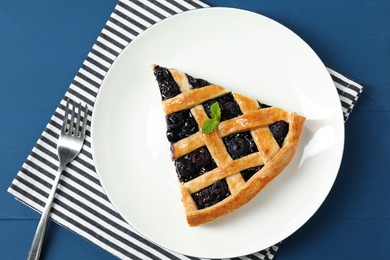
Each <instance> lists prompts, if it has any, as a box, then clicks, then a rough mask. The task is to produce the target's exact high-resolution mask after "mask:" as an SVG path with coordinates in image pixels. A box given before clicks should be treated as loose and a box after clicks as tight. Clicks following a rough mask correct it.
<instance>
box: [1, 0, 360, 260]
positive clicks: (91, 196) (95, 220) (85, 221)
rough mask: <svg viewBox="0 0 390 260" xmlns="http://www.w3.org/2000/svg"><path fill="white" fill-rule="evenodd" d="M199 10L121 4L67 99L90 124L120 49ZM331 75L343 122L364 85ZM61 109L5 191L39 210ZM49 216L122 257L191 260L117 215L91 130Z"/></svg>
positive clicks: (134, 0)
mask: <svg viewBox="0 0 390 260" xmlns="http://www.w3.org/2000/svg"><path fill="white" fill-rule="evenodd" d="M202 7H206V5H205V4H204V3H202V2H200V1H198V0H166V1H163V0H158V1H148V0H120V1H119V2H118V4H117V6H116V7H115V10H114V11H113V13H112V15H111V16H110V18H109V20H108V21H107V24H106V26H105V27H104V28H103V30H102V32H101V34H100V36H99V37H98V39H97V41H96V43H95V44H94V46H93V47H92V50H91V51H90V53H89V54H88V56H87V58H86V60H85V61H84V63H83V65H82V67H81V68H80V70H79V72H78V73H77V75H76V77H75V78H74V80H73V82H72V84H71V86H70V88H69V90H68V91H67V93H66V94H65V97H69V98H71V99H74V100H75V101H76V102H80V101H81V102H84V103H87V104H88V105H89V109H90V110H89V120H90V119H91V118H90V116H91V115H92V111H93V107H94V103H95V99H96V96H97V93H98V91H99V87H100V85H101V83H102V80H103V78H104V77H105V75H106V73H107V71H108V70H109V68H110V66H111V64H112V63H113V62H114V60H115V59H116V58H117V57H118V55H119V54H120V53H121V51H122V50H123V49H124V48H125V47H126V46H127V45H128V44H129V43H130V42H131V41H132V40H133V39H134V38H135V37H136V36H137V35H138V34H139V33H141V32H142V31H144V30H145V29H146V28H148V27H149V26H151V25H153V24H154V23H156V22H158V21H160V20H162V19H164V18H166V17H169V16H171V15H174V14H176V13H180V12H183V11H186V10H190V9H194V8H202ZM329 73H330V74H331V76H332V78H333V80H334V82H335V86H336V87H337V90H338V92H339V95H340V100H341V104H342V107H343V112H344V117H345V120H346V119H347V118H348V116H349V114H350V113H351V111H352V109H353V107H354V105H355V103H356V102H357V100H358V97H359V95H360V93H361V92H362V86H361V85H359V84H357V83H356V82H354V81H351V80H349V79H348V78H346V77H344V76H343V75H341V74H339V73H337V72H336V71H334V70H332V69H329ZM64 99H65V98H64ZM64 105H65V101H64V100H62V101H61V103H60V105H59V107H58V108H57V109H56V111H55V113H54V115H53V116H52V118H51V120H50V122H49V123H48V125H47V126H46V128H45V130H44V132H43V133H42V136H41V137H40V139H39V140H38V141H37V143H36V145H35V147H34V148H33V150H32V152H31V154H30V155H29V156H28V158H27V160H26V162H25V163H24V164H23V166H22V167H21V170H20V171H19V172H18V174H17V176H16V178H15V179H14V181H13V182H12V184H11V186H10V187H9V189H8V191H9V192H10V193H11V194H13V195H14V196H15V197H16V198H17V199H18V200H20V201H21V202H23V203H25V204H27V205H28V206H30V207H32V208H34V209H36V210H38V211H40V212H41V211H42V210H43V208H44V205H45V202H46V199H47V197H48V194H49V191H50V188H51V186H52V182H53V180H54V176H55V174H56V171H57V167H58V166H57V165H58V160H57V153H56V143H57V139H58V136H59V132H60V128H61V125H62V121H63V116H64ZM89 123H90V121H89ZM51 218H52V219H53V220H54V221H56V222H57V223H58V224H60V225H62V226H64V227H66V228H68V229H69V230H72V231H73V232H76V233H77V234H79V235H81V236H83V237H84V238H86V239H88V240H90V241H91V242H93V243H95V244H96V245H98V246H100V247H102V248H103V249H105V250H107V251H108V252H110V253H112V254H113V255H115V256H117V257H119V258H121V259H193V258H189V257H187V256H183V255H181V254H178V253H175V252H171V251H167V250H165V249H163V248H160V247H159V246H157V245H155V244H153V243H152V242H150V241H147V240H146V239H145V238H143V237H141V236H140V235H139V234H138V233H137V232H136V231H135V230H134V229H133V228H132V227H131V226H130V225H129V224H128V223H126V222H125V221H124V220H123V219H122V217H121V216H120V215H119V214H118V213H117V211H116V210H115V209H114V207H113V206H112V205H111V203H110V201H109V200H108V198H107V197H106V195H105V194H104V191H103V189H102V187H101V185H100V182H99V179H98V177H97V174H96V172H95V167H94V161H93V158H92V154H91V138H90V133H89V132H87V137H86V141H85V144H84V147H83V149H82V152H81V154H80V155H79V157H78V158H77V159H76V160H74V161H73V162H72V163H71V164H70V165H69V166H68V167H67V168H66V170H65V172H64V175H63V178H62V179H61V181H60V185H59V187H58V192H57V195H56V197H55V200H54V205H53V209H52V213H51ZM278 248H279V244H277V245H274V246H272V247H270V248H268V249H266V250H263V251H260V252H257V253H255V254H253V255H250V256H248V257H249V258H250V259H272V258H273V257H274V255H275V253H276V251H277V250H278ZM242 258H243V259H248V258H247V257H242Z"/></svg>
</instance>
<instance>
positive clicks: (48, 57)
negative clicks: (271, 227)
mask: <svg viewBox="0 0 390 260" xmlns="http://www.w3.org/2000/svg"><path fill="white" fill-rule="evenodd" d="M204 2H206V3H207V4H210V5H212V6H230V7H238V8H243V9H247V10H252V11H255V12H258V13H261V14H263V15H266V16H269V17H270V18H272V19H275V20H276V21H278V22H280V23H282V24H284V25H285V26H287V27H289V28H290V29H292V30H293V31H294V32H295V33H297V34H298V35H300V36H301V37H302V38H303V39H304V40H305V41H306V42H307V43H308V44H309V45H310V46H311V47H312V48H313V49H314V50H315V51H316V52H317V54H318V55H319V56H320V58H321V59H322V60H323V61H324V63H325V64H326V65H328V66H330V67H331V68H334V69H335V70H337V71H339V72H340V73H342V74H344V75H346V76H349V77H350V78H352V79H355V80H356V81H358V82H359V83H361V84H363V85H364V86H365V89H364V92H363V94H362V96H361V98H360V100H359V102H358V104H357V105H356V107H355V110H354V112H352V114H351V116H350V118H349V119H348V121H347V123H346V133H345V134H346V143H345V151H344V158H343V162H342V165H341V169H340V172H339V176H338V178H337V180H336V182H335V185H334V187H333V189H332V191H331V193H330V194H329V196H328V198H327V199H326V200H325V202H324V204H323V205H322V207H321V208H320V209H319V211H318V212H317V213H316V214H315V215H314V216H313V218H312V219H311V220H309V222H308V223H307V224H306V225H304V226H303V227H302V228H301V229H300V230H298V231H297V232H296V233H295V234H293V235H292V236H291V237H289V238H288V239H286V240H285V241H284V242H283V243H282V245H281V248H280V250H279V251H278V254H277V259H278V260H284V259H288V260H290V259H300V260H301V259H362V258H363V259H390V252H389V250H387V246H388V245H389V244H390V236H389V233H390V204H389V203H388V198H390V189H389V188H388V187H390V174H389V170H390V139H389V137H388V135H389V133H390V130H389V129H390V128H389V127H390V125H389V124H390V74H389V71H390V47H389V42H390V16H389V15H388V14H389V13H390V2H389V1H387V0H372V1H364V0H354V1H352V0H345V1H339V0H318V1H312V0H296V1H286V0H281V1H264V0H258V1H253V0H240V1H224V0H205V1H204ZM115 4H116V1H114V0H95V1H92V0H90V1H76V0H69V1H58V0H57V1H52V2H47V1H43V0H33V1H27V0H20V1H11V0H4V1H0V34H1V37H0V93H1V94H0V105H1V109H0V120H1V125H0V126H1V127H0V129H1V132H0V145H1V149H0V158H1V160H0V161H1V163H0V173H1V174H0V205H1V210H0V229H1V230H2V232H1V233H0V259H24V258H25V257H26V255H27V252H28V249H29V247H30V243H31V241H32V237H33V233H34V230H35V228H36V225H37V223H38V220H37V219H38V217H39V215H38V214H37V213H35V212H34V211H33V210H31V209H29V208H27V207H25V206H24V205H22V204H20V203H18V202H17V201H15V200H14V199H13V197H12V196H11V195H9V194H7V193H6V189H7V188H8V186H9V184H10V183H11V181H12V179H13V178H14V177H15V175H16V173H17V171H18V170H19V169H20V167H21V165H22V163H23V162H24V160H25V158H26V156H27V155H28V154H29V152H30V150H31V148H32V147H33V145H34V144H35V141H36V140H37V138H38V137H39V136H40V134H41V132H42V130H43V129H44V127H45V125H46V123H47V121H48V120H49V118H50V116H51V115H52V113H53V111H54V108H55V107H56V106H57V105H58V103H59V100H60V99H61V98H62V97H63V94H64V93H65V91H66V89H67V88H68V86H69V84H70V83H71V81H72V79H73V77H74V76H75V74H76V72H77V71H78V69H79V67H80V65H81V64H82V62H83V60H84V58H85V56H86V55H87V53H88V51H89V50H90V48H91V47H92V44H93V43H94V42H95V40H96V38H97V36H98V34H99V32H100V30H101V29H102V27H103V26H104V24H105V22H106V19H107V18H108V17H109V15H110V13H111V11H112V9H113V8H114V6H115ZM49 228H50V231H49V233H48V235H49V236H50V237H49V241H50V242H49V244H48V245H47V246H45V248H44V252H45V253H44V259H113V257H112V256H111V255H110V254H109V253H107V252H106V251H104V250H102V249H100V248H98V247H96V246H94V245H92V244H91V243H89V242H87V241H85V240H83V239H81V238H80V237H79V236H78V235H75V234H73V233H71V232H69V231H68V230H66V229H63V228H62V227H59V226H58V225H55V224H52V225H50V227H49Z"/></svg>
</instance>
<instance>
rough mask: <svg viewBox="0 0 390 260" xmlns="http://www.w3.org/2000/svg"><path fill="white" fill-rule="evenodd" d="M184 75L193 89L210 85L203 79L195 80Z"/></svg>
mask: <svg viewBox="0 0 390 260" xmlns="http://www.w3.org/2000/svg"><path fill="white" fill-rule="evenodd" d="M186 75H187V79H188V82H189V83H190V84H191V86H192V87H193V88H202V87H205V86H208V85H210V83H209V82H208V81H206V80H204V79H196V78H194V77H192V76H190V75H188V74H186Z"/></svg>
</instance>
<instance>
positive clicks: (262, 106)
mask: <svg viewBox="0 0 390 260" xmlns="http://www.w3.org/2000/svg"><path fill="white" fill-rule="evenodd" d="M257 103H259V108H260V109H261V108H268V107H272V106H270V105H267V104H264V103H260V102H259V101H257Z"/></svg>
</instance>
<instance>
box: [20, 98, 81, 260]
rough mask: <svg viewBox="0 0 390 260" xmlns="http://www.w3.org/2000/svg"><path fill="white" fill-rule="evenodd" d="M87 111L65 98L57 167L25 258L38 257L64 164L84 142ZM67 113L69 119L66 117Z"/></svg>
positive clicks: (74, 155) (69, 160) (30, 259)
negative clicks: (70, 106)
mask: <svg viewBox="0 0 390 260" xmlns="http://www.w3.org/2000/svg"><path fill="white" fill-rule="evenodd" d="M70 103H72V108H69V105H70ZM76 108H78V109H76ZM82 109H83V111H84V117H83V121H84V122H81V114H82ZM76 110H78V113H77V112H76ZM87 113H88V105H85V106H84V107H83V108H82V107H81V103H79V104H78V106H76V105H75V102H74V101H73V100H70V99H67V102H66V109H65V116H64V122H63V124H62V128H61V133H60V136H59V139H58V143H57V154H58V159H59V167H58V171H57V175H56V177H55V179H54V182H53V186H52V188H51V191H50V194H49V197H48V198H47V202H46V205H45V208H44V210H43V212H42V216H41V219H40V220H39V224H38V227H37V230H36V231H35V235H34V239H33V242H32V245H31V248H30V251H29V254H28V258H27V259H28V260H32V259H39V256H40V254H41V249H42V244H43V239H44V237H45V230H46V225H47V221H48V218H49V213H50V210H51V207H52V204H53V200H54V195H55V193H56V190H57V186H58V183H59V181H60V178H61V175H62V172H63V170H64V169H65V166H66V165H67V164H68V163H69V162H71V161H73V160H74V159H75V158H76V156H77V155H78V154H79V153H80V151H81V148H82V146H83V143H84V139H85V129H86V125H87ZM69 114H70V120H69V118H68V117H69ZM76 114H77V115H76ZM76 116H77V118H76ZM81 124H82V126H81Z"/></svg>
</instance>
